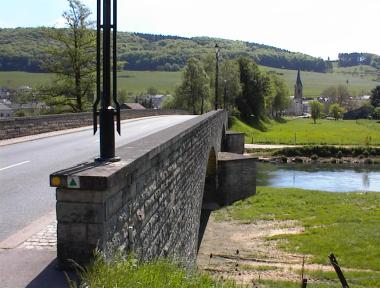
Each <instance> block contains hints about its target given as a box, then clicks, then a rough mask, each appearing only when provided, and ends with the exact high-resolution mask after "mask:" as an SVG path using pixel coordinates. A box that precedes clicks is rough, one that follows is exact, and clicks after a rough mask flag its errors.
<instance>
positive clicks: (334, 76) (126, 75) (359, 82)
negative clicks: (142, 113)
mask: <svg viewBox="0 0 380 288" xmlns="http://www.w3.org/2000/svg"><path fill="white" fill-rule="evenodd" d="M261 68H262V69H263V70H266V71H275V72H276V73H277V74H278V76H280V77H281V78H283V79H284V80H285V81H286V83H287V86H288V88H289V92H290V94H291V95H292V94H293V87H294V84H295V80H296V76H297V71H296V70H287V69H277V68H271V67H265V66H261ZM339 69H340V70H339ZM339 69H338V70H337V72H334V73H315V72H302V76H301V77H302V82H303V86H304V96H305V97H317V96H319V95H320V94H321V93H322V91H323V90H324V89H326V88H327V87H329V86H332V85H338V84H343V85H347V87H348V90H349V91H350V92H351V93H352V94H353V95H356V94H358V93H361V94H363V93H364V94H368V93H369V92H370V91H371V90H372V89H373V88H374V87H375V86H376V85H379V84H380V83H379V82H375V81H372V78H373V76H365V77H363V78H362V77H360V76H359V74H358V73H356V72H354V71H352V73H351V70H352V69H351V70H347V69H348V68H339ZM358 69H359V68H358ZM364 71H365V70H364ZM365 75H367V74H365ZM51 78H52V74H48V73H26V72H0V87H3V86H6V87H11V88H16V87H19V86H22V85H28V86H31V87H33V86H36V85H38V84H44V83H47V82H48V81H49V80H50V79H51ZM118 78H119V79H118V86H119V87H118V88H119V89H125V90H126V91H127V93H128V92H129V93H135V94H139V93H141V92H145V91H146V90H147V89H148V88H150V87H155V88H156V89H158V90H159V91H161V92H162V93H165V92H169V93H173V92H174V89H175V87H176V86H177V85H179V83H180V81H181V72H159V71H122V72H119V74H118ZM347 80H348V81H349V83H348V84H347V83H346V81H347Z"/></svg>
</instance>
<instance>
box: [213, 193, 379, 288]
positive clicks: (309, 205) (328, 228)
mask: <svg viewBox="0 0 380 288" xmlns="http://www.w3.org/2000/svg"><path fill="white" fill-rule="evenodd" d="M216 217H217V219H218V220H229V219H233V220H241V221H243V222H244V223H254V222H255V221H257V220H267V221H271V220H296V221H298V222H299V223H300V225H302V226H303V227H305V231H304V232H303V233H301V234H295V235H280V236H274V237H272V238H268V241H272V240H276V241H279V244H278V245H279V247H280V248H281V249H284V250H286V251H290V252H296V253H301V254H304V255H311V257H309V258H307V262H308V263H320V264H325V265H329V262H328V258H327V256H328V255H329V254H330V253H331V252H333V253H334V254H335V256H337V259H338V261H339V264H340V265H341V266H342V267H345V268H352V269H367V271H350V272H347V271H346V273H345V276H346V278H347V279H348V281H349V284H350V285H351V286H352V287H380V261H379V259H380V248H379V239H380V228H379V227H380V193H328V192H320V191H309V190H300V189H285V188H272V187H258V189H257V195H256V196H253V197H250V198H248V199H247V200H245V201H239V202H237V203H235V204H234V205H232V206H230V207H227V208H224V209H222V210H219V211H218V212H217V214H216ZM306 275H307V276H308V277H309V278H310V277H312V278H314V279H317V280H319V283H321V284H320V285H319V284H318V285H317V284H315V285H314V284H311V285H310V287H340V286H339V285H338V283H336V284H332V283H333V282H334V281H335V282H337V281H336V280H337V276H336V274H335V273H333V272H323V271H319V270H317V271H307V272H306ZM330 281H332V282H331V283H330V284H328V285H327V284H323V283H324V282H330ZM317 283H318V282H317ZM276 285H277V286H276ZM278 285H280V284H273V286H272V285H271V286H269V287H296V286H295V285H294V283H293V286H292V284H289V283H288V284H285V283H281V285H282V286H281V285H280V286H278ZM308 287H309V285H308Z"/></svg>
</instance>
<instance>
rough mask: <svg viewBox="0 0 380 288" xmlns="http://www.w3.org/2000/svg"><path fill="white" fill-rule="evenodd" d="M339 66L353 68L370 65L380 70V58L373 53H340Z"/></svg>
mask: <svg viewBox="0 0 380 288" xmlns="http://www.w3.org/2000/svg"><path fill="white" fill-rule="evenodd" d="M338 64H339V66H340V67H351V66H357V65H369V66H372V67H374V68H380V56H378V55H376V54H371V53H358V52H354V53H339V55H338Z"/></svg>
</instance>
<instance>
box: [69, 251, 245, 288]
mask: <svg viewBox="0 0 380 288" xmlns="http://www.w3.org/2000/svg"><path fill="white" fill-rule="evenodd" d="M80 274H81V275H80V278H81V279H82V283H81V286H80V287H94V288H95V287H103V288H115V287H123V288H138V287H142V288H143V287H150V288H237V287H240V288H243V287H245V286H240V285H236V284H234V283H233V282H225V281H223V280H221V279H220V280H214V279H212V278H211V277H209V276H207V275H205V274H200V273H199V272H197V271H191V270H189V269H186V268H183V267H181V266H180V265H178V264H175V263H173V262H170V261H169V260H157V261H153V262H139V261H138V260H136V259H135V258H133V257H122V256H120V255H118V256H115V258H114V259H112V261H109V260H108V261H105V260H104V258H103V257H102V256H100V255H98V257H97V258H96V260H95V263H94V264H93V265H92V266H90V268H88V270H86V271H82V272H81V273H80ZM71 287H72V288H74V287H76V285H75V284H72V285H71Z"/></svg>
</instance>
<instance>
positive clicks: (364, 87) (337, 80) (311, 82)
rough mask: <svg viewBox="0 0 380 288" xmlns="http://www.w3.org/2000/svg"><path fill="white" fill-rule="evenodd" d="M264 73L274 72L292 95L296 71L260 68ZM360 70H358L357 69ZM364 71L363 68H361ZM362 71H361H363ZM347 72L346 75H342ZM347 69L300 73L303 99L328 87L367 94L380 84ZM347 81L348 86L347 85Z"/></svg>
mask: <svg viewBox="0 0 380 288" xmlns="http://www.w3.org/2000/svg"><path fill="white" fill-rule="evenodd" d="M260 67H261V68H262V69H264V70H266V71H274V72H276V74H277V75H278V76H280V77H281V78H283V79H284V80H285V82H286V84H287V85H288V88H289V93H290V95H294V84H295V83H296V79H297V71H296V70H288V69H278V68H272V67H265V66H260ZM358 69H360V68H358ZM363 69H364V68H363ZM365 70H366V69H364V70H363V71H365ZM367 70H368V69H367ZM343 71H344V72H347V73H343ZM349 71H351V70H348V68H339V70H337V71H336V72H334V73H317V72H304V71H302V72H301V79H302V84H303V96H304V97H313V98H314V97H318V96H320V95H321V93H322V91H323V90H325V89H326V88H327V87H329V86H336V85H340V84H341V85H347V88H348V91H349V92H350V93H351V94H353V95H354V96H356V95H358V94H367V95H368V94H369V93H370V91H371V90H372V89H373V88H375V86H376V85H380V82H377V81H373V79H374V77H372V76H368V75H366V76H365V77H363V78H362V77H360V76H359V75H358V74H357V73H349ZM347 80H348V84H347Z"/></svg>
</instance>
